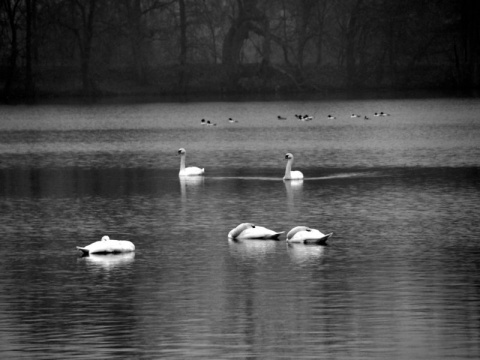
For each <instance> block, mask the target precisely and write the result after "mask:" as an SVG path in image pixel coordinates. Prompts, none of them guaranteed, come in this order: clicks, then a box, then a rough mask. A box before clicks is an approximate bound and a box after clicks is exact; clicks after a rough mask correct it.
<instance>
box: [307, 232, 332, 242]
mask: <svg viewBox="0 0 480 360" xmlns="http://www.w3.org/2000/svg"><path fill="white" fill-rule="evenodd" d="M332 235H333V232H331V233H329V234H327V235H325V236H323V237H321V238H319V239H315V240H305V241H304V244H318V245H325V244H326V243H327V240H328V239H329V238H330V237H331V236H332Z"/></svg>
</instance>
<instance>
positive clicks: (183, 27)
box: [178, 0, 187, 93]
mask: <svg viewBox="0 0 480 360" xmlns="http://www.w3.org/2000/svg"><path fill="white" fill-rule="evenodd" d="M178 5H179V10H180V58H179V62H180V70H179V73H178V85H179V89H180V91H181V92H182V93H186V92H187V78H186V73H185V72H186V65H187V14H186V9H185V0H178Z"/></svg>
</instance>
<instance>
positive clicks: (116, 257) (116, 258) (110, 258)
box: [82, 252, 135, 271]
mask: <svg viewBox="0 0 480 360" xmlns="http://www.w3.org/2000/svg"><path fill="white" fill-rule="evenodd" d="M82 259H85V262H86V263H87V264H88V265H89V266H90V267H92V268H94V269H103V270H107V271H110V270H113V269H115V268H119V267H122V266H125V265H128V264H130V263H132V262H133V261H134V260H135V253H134V252H130V253H124V254H108V255H95V254H90V255H89V256H85V257H82Z"/></svg>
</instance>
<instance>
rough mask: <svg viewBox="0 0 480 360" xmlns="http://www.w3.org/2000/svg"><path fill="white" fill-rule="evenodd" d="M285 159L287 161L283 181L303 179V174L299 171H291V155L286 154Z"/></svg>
mask: <svg viewBox="0 0 480 360" xmlns="http://www.w3.org/2000/svg"><path fill="white" fill-rule="evenodd" d="M285 159H287V167H286V168H285V176H284V177H283V180H301V179H303V174H302V172H301V171H298V170H292V163H293V154H292V153H286V154H285Z"/></svg>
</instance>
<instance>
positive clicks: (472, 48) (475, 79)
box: [460, 0, 480, 88]
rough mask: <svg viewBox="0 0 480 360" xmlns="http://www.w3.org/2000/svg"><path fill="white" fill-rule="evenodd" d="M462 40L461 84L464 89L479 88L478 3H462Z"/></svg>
mask: <svg viewBox="0 0 480 360" xmlns="http://www.w3.org/2000/svg"><path fill="white" fill-rule="evenodd" d="M461 11H462V14H461V15H462V17H461V21H462V40H463V56H462V58H463V59H462V60H463V61H461V69H460V74H461V83H462V85H463V86H464V87H466V88H478V87H479V86H480V25H479V23H478V17H479V16H480V3H479V2H478V1H477V0H463V1H462V8H461Z"/></svg>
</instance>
